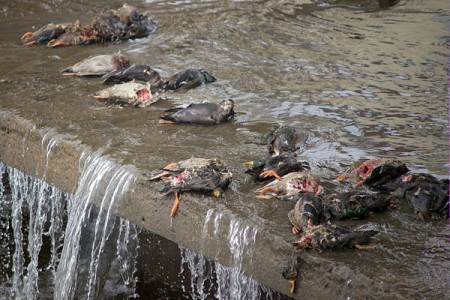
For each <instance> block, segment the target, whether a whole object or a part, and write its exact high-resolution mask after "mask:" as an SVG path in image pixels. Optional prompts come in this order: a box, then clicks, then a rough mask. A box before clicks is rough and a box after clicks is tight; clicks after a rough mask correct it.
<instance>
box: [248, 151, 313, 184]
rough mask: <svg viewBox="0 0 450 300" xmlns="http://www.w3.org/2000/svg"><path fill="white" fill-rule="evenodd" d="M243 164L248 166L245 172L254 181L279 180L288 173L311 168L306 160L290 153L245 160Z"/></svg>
mask: <svg viewBox="0 0 450 300" xmlns="http://www.w3.org/2000/svg"><path fill="white" fill-rule="evenodd" d="M245 165H247V166H249V167H250V168H249V169H248V170H247V171H246V172H245V173H247V174H250V175H252V177H253V179H254V180H256V181H264V180H267V179H273V178H275V179H277V180H281V177H282V176H284V175H286V174H288V173H291V172H301V171H305V170H310V169H311V168H310V166H309V163H308V162H307V161H303V160H301V159H300V158H299V157H297V156H296V155H295V154H292V153H286V154H280V155H277V156H269V157H267V158H265V159H259V160H254V161H250V162H246V163H245Z"/></svg>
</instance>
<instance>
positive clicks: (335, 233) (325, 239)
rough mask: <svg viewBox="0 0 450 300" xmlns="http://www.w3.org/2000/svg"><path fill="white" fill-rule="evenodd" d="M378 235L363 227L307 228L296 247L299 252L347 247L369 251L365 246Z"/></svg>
mask: <svg viewBox="0 0 450 300" xmlns="http://www.w3.org/2000/svg"><path fill="white" fill-rule="evenodd" d="M377 233H378V231H376V230H367V229H363V228H362V227H358V228H356V229H351V228H348V227H343V226H337V225H332V224H320V225H317V226H311V227H308V228H306V229H305V231H303V232H302V235H301V237H300V239H299V240H298V241H297V242H296V243H295V245H296V246H297V247H298V248H299V250H302V249H306V248H310V247H312V248H314V249H319V250H320V249H329V250H334V249H341V248H345V247H347V248H357V249H367V247H365V246H364V244H367V243H368V242H369V239H370V238H371V237H372V236H374V235H375V234H377Z"/></svg>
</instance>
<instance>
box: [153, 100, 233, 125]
mask: <svg viewBox="0 0 450 300" xmlns="http://www.w3.org/2000/svg"><path fill="white" fill-rule="evenodd" d="M233 108H234V101H233V100H223V101H222V102H221V103H220V104H216V103H193V104H190V105H189V106H188V107H186V108H183V109H181V110H178V111H177V112H175V113H173V114H169V115H166V116H162V117H161V119H160V121H159V123H162V124H175V123H180V124H197V125H216V124H220V123H222V122H225V121H227V120H228V119H229V118H230V117H231V116H233V114H234V110H233Z"/></svg>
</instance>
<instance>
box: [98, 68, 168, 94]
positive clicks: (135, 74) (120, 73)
mask: <svg viewBox="0 0 450 300" xmlns="http://www.w3.org/2000/svg"><path fill="white" fill-rule="evenodd" d="M102 79H103V84H117V83H123V82H128V81H132V80H135V81H142V82H149V83H150V84H151V86H152V93H156V92H157V91H159V90H160V89H161V88H162V85H163V81H162V79H161V76H160V75H159V73H158V72H157V71H155V70H153V69H152V68H151V67H150V66H148V65H132V66H128V67H124V68H122V69H119V70H117V71H113V72H110V73H108V74H105V75H104V76H103V77H102Z"/></svg>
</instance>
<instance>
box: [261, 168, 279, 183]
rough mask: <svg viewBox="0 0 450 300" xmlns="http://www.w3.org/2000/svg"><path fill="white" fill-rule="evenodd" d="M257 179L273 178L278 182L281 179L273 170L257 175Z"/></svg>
mask: <svg viewBox="0 0 450 300" xmlns="http://www.w3.org/2000/svg"><path fill="white" fill-rule="evenodd" d="M259 177H261V178H267V177H275V178H276V179H277V180H278V181H281V177H280V176H279V175H278V174H277V172H275V171H274V170H267V171H264V172H262V173H261V174H259Z"/></svg>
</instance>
